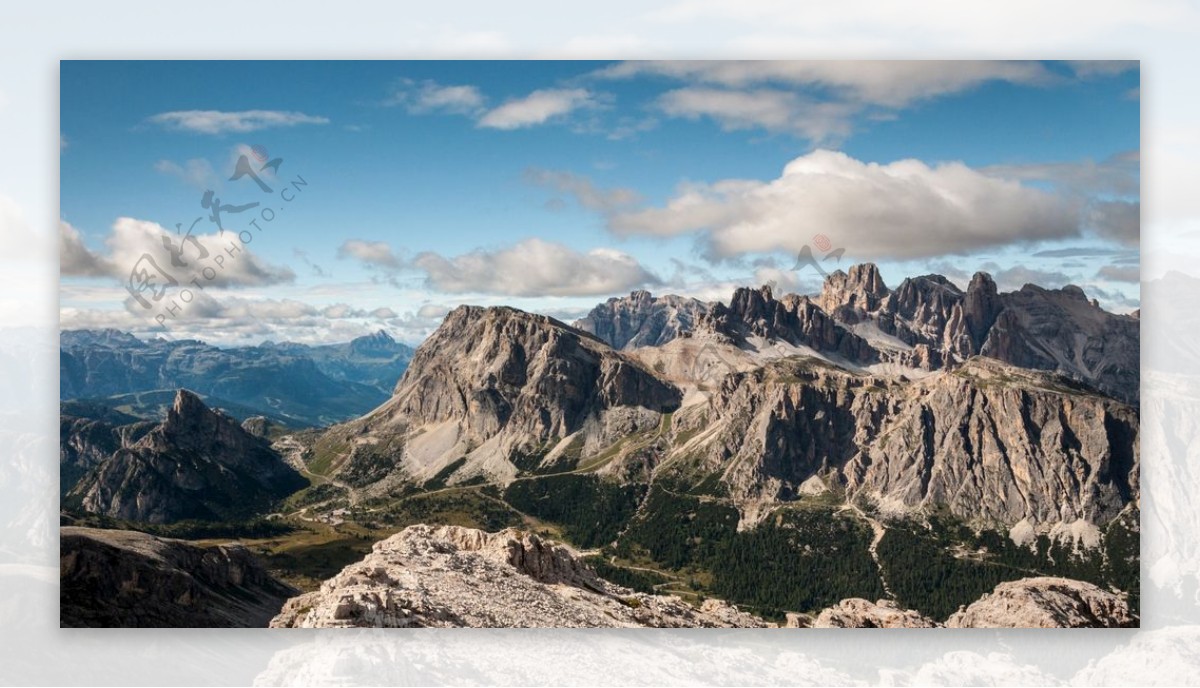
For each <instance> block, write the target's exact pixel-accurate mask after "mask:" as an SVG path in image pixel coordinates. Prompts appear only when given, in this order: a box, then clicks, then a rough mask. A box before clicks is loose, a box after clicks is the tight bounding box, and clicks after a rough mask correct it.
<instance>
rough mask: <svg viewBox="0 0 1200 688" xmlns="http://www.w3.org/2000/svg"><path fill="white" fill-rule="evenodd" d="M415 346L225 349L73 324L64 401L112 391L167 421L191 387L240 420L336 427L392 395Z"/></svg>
mask: <svg viewBox="0 0 1200 688" xmlns="http://www.w3.org/2000/svg"><path fill="white" fill-rule="evenodd" d="M412 353H413V351H412V349H411V348H410V347H408V346H405V345H404V344H401V343H399V342H396V341H395V340H393V339H392V338H391V337H390V336H388V335H387V334H386V333H384V332H378V333H376V334H373V335H369V336H365V337H359V338H358V339H355V340H353V341H351V342H347V343H344V344H331V345H321V346H307V345H303V344H294V343H283V344H275V343H271V342H267V343H265V344H262V345H260V346H252V347H235V348H228V349H223V348H218V347H215V346H210V345H208V344H205V343H204V342H200V341H196V340H184V341H167V340H164V339H154V340H148V341H147V340H141V339H138V338H137V337H134V336H132V335H129V334H126V333H123V332H119V331H116V330H68V331H64V332H62V334H61V344H60V365H59V370H60V383H59V393H60V395H61V398H62V399H64V400H67V399H94V400H105V399H107V400H108V403H109V405H111V406H114V407H117V408H120V409H121V410H123V411H124V412H126V413H131V414H134V415H139V416H141V417H143V418H153V419H158V418H161V417H162V416H161V412H162V411H163V410H164V405H165V404H169V403H170V401H171V399H172V398H173V395H174V391H175V390H176V389H179V388H186V389H190V390H194V391H195V392H197V393H198V394H200V395H202V396H203V397H205V398H206V399H208V400H209V401H210V403H212V404H214V405H218V406H221V407H222V408H224V409H225V410H226V411H227V412H228V413H230V414H232V415H234V416H236V417H238V418H246V417H249V416H253V415H263V416H267V417H269V418H272V419H274V420H276V421H278V422H283V423H286V424H288V425H292V426H312V425H327V424H329V423H335V422H338V421H343V420H346V419H349V418H353V417H355V416H359V415H361V414H363V413H366V412H367V411H369V410H371V409H372V408H374V407H376V406H378V405H379V404H381V403H383V402H384V401H386V400H387V398H388V396H389V393H390V391H391V388H392V387H393V386H394V385H395V383H396V380H398V379H399V378H400V376H401V375H402V374H403V372H404V368H405V367H406V366H407V365H408V361H409V359H410V358H411V357H412ZM147 393H155V394H149V395H147Z"/></svg>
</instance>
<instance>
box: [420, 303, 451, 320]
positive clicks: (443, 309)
mask: <svg viewBox="0 0 1200 688" xmlns="http://www.w3.org/2000/svg"><path fill="white" fill-rule="evenodd" d="M449 312H450V307H449V306H445V305H442V304H440V303H427V304H425V305H424V306H421V307H420V308H419V309H417V315H418V316H420V317H422V318H430V319H433V318H444V317H445V316H446V314H447V313H449Z"/></svg>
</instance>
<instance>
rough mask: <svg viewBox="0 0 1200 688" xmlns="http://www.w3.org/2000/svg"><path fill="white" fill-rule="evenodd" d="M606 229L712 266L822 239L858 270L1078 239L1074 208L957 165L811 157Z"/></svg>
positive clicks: (693, 193) (697, 191)
mask: <svg viewBox="0 0 1200 688" xmlns="http://www.w3.org/2000/svg"><path fill="white" fill-rule="evenodd" d="M609 226H610V228H611V229H612V230H613V231H615V232H617V233H620V234H625V235H629V234H643V235H658V236H673V235H681V234H689V233H697V234H699V235H700V236H701V237H703V239H704V241H705V242H706V243H707V245H708V246H707V248H708V254H709V255H710V256H711V257H714V258H730V257H736V256H738V255H740V254H745V253H754V252H770V251H787V252H797V251H799V250H800V249H801V248H803V247H804V246H805V245H806V244H807V243H808V242H810V241H811V237H812V236H813V235H814V234H816V233H823V234H825V235H827V236H828V237H830V239H832V241H833V243H834V244H835V246H838V247H843V248H845V249H846V252H847V254H848V255H850V256H853V257H854V259H856V260H865V259H888V258H892V259H909V258H926V257H933V256H940V255H946V254H961V253H966V252H970V251H973V250H976V249H980V248H984V247H990V246H1001V245H1006V244H1011V243H1016V242H1023V241H1037V240H1042V239H1054V238H1064V237H1071V236H1077V235H1078V234H1079V233H1080V207H1079V204H1078V203H1077V202H1075V201H1073V200H1072V199H1070V198H1065V197H1063V196H1061V195H1056V194H1052V193H1049V192H1046V191H1041V190H1038V189H1032V188H1028V187H1025V186H1022V185H1021V184H1019V183H1018V182H1015V181H1010V180H1003V179H997V178H994V177H989V176H987V175H984V174H981V173H980V172H978V171H976V170H973V169H971V168H969V167H967V166H966V165H963V164H962V163H957V162H952V163H941V164H938V165H935V166H933V167H930V166H928V165H926V164H925V163H923V162H921V161H918V160H899V161H896V162H893V163H889V164H878V163H865V162H861V161H859V160H855V159H854V158H851V157H849V156H847V155H845V154H843V153H837V152H832V151H826V150H817V151H814V152H812V153H809V154H807V155H804V156H801V157H799V158H796V159H795V160H793V161H792V162H790V163H789V164H788V165H787V166H786V167H785V168H784V171H783V174H782V175H781V176H780V177H779V178H778V179H775V180H772V181H769V182H761V181H755V180H738V179H732V180H724V181H718V182H715V183H712V184H694V185H690V186H685V187H682V188H681V189H680V190H679V192H678V193H677V194H676V195H675V196H674V197H673V198H671V199H670V200H669V201H668V202H667V204H666V205H665V206H664V207H660V208H649V209H643V210H637V211H632V212H627V213H619V214H617V215H615V216H613V217H612V218H611V219H610V221H609Z"/></svg>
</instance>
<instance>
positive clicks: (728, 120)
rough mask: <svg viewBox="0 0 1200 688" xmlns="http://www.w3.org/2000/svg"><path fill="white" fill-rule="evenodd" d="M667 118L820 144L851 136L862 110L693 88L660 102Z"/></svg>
mask: <svg viewBox="0 0 1200 688" xmlns="http://www.w3.org/2000/svg"><path fill="white" fill-rule="evenodd" d="M657 106H658V108H659V109H660V110H661V111H662V112H663V113H664V114H666V115H669V116H671V117H680V118H685V119H698V118H700V117H711V118H712V119H714V120H716V121H717V122H718V123H719V124H720V125H721V127H722V128H723V129H725V130H726V131H733V130H738V129H752V128H755V127H761V128H763V129H766V130H767V131H770V132H789V133H795V134H798V135H800V136H803V137H804V138H807V139H809V140H812V141H816V142H825V141H830V140H836V139H840V138H843V137H845V136H847V135H849V133H850V129H851V124H850V117H851V116H852V115H853V114H854V113H855V112H856V111H857V110H858V109H859V107H858V106H857V105H852V104H849V103H844V102H832V101H830V102H819V101H815V100H811V99H808V98H805V97H803V96H801V95H799V94H797V93H794V92H791V91H781V90H775V89H757V90H752V91H735V90H728V89H717V88H704V87H689V88H680V89H675V90H673V91H668V92H666V93H664V94H662V95H661V96H660V97H659V98H658V101H657Z"/></svg>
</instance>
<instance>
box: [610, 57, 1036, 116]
mask: <svg viewBox="0 0 1200 688" xmlns="http://www.w3.org/2000/svg"><path fill="white" fill-rule="evenodd" d="M645 74H650V75H659V76H666V77H671V78H675V79H679V80H682V81H689V82H694V83H703V84H717V85H720V86H725V87H730V88H748V87H752V86H755V85H762V84H781V85H782V84H786V85H791V86H805V87H815V88H822V89H828V90H832V91H833V92H834V93H835V94H836V95H837V97H838V99H840V100H843V101H849V102H854V103H859V104H864V105H880V106H887V107H904V106H906V105H909V104H911V103H913V102H915V101H917V100H922V99H926V98H932V97H936V96H940V95H945V94H949V93H956V92H960V91H964V90H966V89H969V88H973V87H975V86H978V85H980V84H983V83H986V82H989V81H1006V82H1009V83H1016V84H1033V85H1038V84H1046V83H1050V82H1052V81H1054V75H1053V74H1052V73H1051V72H1050V71H1048V70H1047V69H1046V68H1045V66H1043V65H1042V64H1041V63H1039V62H1032V61H1004V60H878V61H874V60H872V61H855V60H735V61H705V60H679V61H675V60H672V61H648V62H623V63H621V64H618V65H614V66H613V67H609V68H607V69H604V70H601V72H600V75H602V76H608V77H613V78H625V77H632V76H637V75H645Z"/></svg>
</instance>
